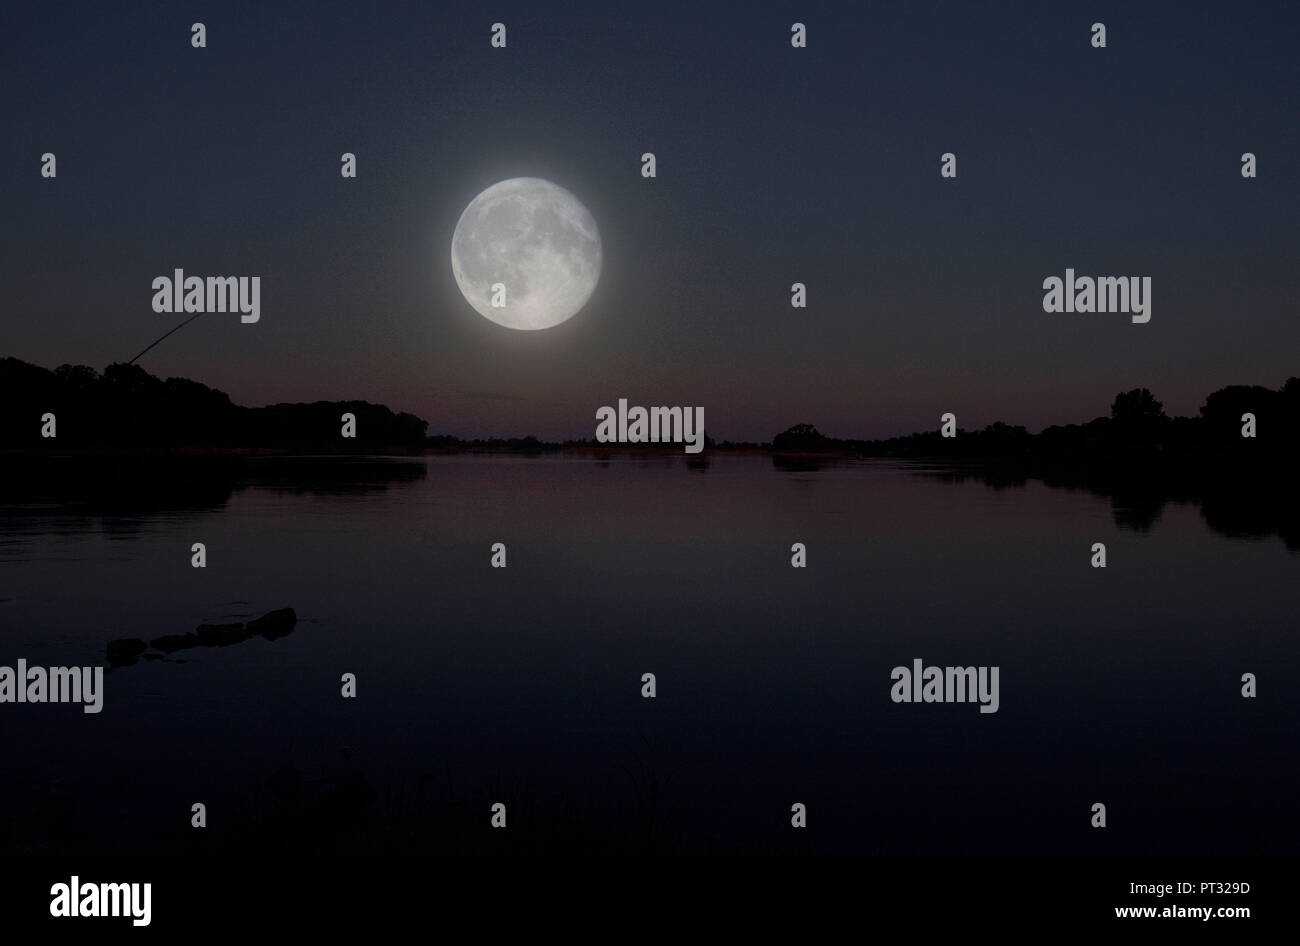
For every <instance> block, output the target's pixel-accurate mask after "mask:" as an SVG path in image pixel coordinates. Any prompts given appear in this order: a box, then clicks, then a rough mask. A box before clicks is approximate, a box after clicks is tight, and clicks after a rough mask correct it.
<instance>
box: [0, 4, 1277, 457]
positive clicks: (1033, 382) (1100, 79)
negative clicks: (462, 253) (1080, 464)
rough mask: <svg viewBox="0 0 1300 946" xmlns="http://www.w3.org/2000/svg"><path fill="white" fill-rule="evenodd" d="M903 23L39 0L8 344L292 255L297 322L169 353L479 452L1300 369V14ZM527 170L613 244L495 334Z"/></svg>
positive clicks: (179, 345)
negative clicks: (483, 250) (481, 265)
mask: <svg viewBox="0 0 1300 946" xmlns="http://www.w3.org/2000/svg"><path fill="white" fill-rule="evenodd" d="M877 6H881V7H884V6H885V5H866V4H834V5H832V4H822V3H787V4H772V5H760V4H755V3H734V4H704V3H690V4H674V3H654V4H641V5H630V4H617V5H616V4H609V3H564V4H546V3H536V2H533V3H523V4H519V3H505V2H499V3H492V4H486V5H477V4H457V5H455V6H454V7H450V8H447V9H444V8H442V7H441V6H440V5H438V4H435V3H427V2H426V3H408V4H383V3H377V4H362V3H310V4H309V3H302V4H261V3H250V4H204V3H200V4H192V5H188V6H184V7H177V6H176V5H175V4H166V3H159V4H133V5H131V6H130V7H129V8H128V9H126V10H119V9H114V8H113V7H111V6H110V5H106V4H93V5H92V4H58V5H50V4H40V5H35V4H33V5H26V6H25V7H24V8H23V9H20V10H13V9H6V10H5V11H4V13H3V14H0V27H3V28H2V29H0V37H3V39H2V40H0V42H3V44H4V49H3V67H0V68H2V69H3V75H4V90H5V92H4V109H3V112H2V113H0V128H2V129H3V134H2V135H0V171H2V172H3V174H4V180H5V182H6V186H5V187H4V188H3V190H2V191H0V211H2V212H3V219H4V221H5V226H4V229H3V248H2V256H3V266H2V268H0V275H2V278H3V284H4V289H5V316H4V328H3V336H0V354H10V355H14V356H16V357H19V358H23V359H26V360H29V361H34V362H37V363H39V364H43V365H46V366H47V367H53V366H55V365H57V364H60V363H63V362H74V363H86V364H90V365H93V366H95V367H97V368H103V367H104V365H105V364H107V363H109V362H111V361H119V360H125V359H127V358H130V357H131V356H132V355H134V354H135V353H136V352H137V351H138V350H139V349H140V348H142V347H144V345H145V344H147V343H148V342H149V341H151V340H152V339H153V338H155V337H156V336H157V335H159V334H161V333H162V332H163V331H165V330H166V329H167V328H169V327H171V325H173V324H175V321H176V319H175V317H174V316H171V315H160V314H157V313H155V312H153V311H152V308H151V307H150V300H151V298H152V293H151V290H150V282H151V280H152V279H153V278H154V277H155V276H158V275H164V274H169V273H170V272H171V270H172V269H173V268H175V267H183V268H184V269H186V270H187V272H189V273H191V274H195V275H209V274H239V275H260V276H261V277H262V320H261V322H260V323H259V324H257V325H252V326H245V325H241V324H239V321H238V318H237V317H229V316H225V317H223V316H221V315H212V316H204V317H203V318H201V319H199V320H198V321H196V322H195V323H194V324H193V325H191V326H189V327H187V328H186V329H185V330H184V331H182V332H180V333H178V334H177V335H175V336H173V337H172V338H170V339H168V340H167V341H166V342H164V343H163V344H162V345H160V346H159V347H158V348H157V349H155V350H154V351H153V352H150V354H149V355H148V356H146V358H145V359H144V360H143V362H142V364H143V365H144V367H146V368H147V369H149V370H150V371H152V372H154V373H156V374H159V375H163V376H168V375H184V376H187V377H191V378H194V379H196V380H200V381H203V382H205V383H207V384H211V385H214V386H217V387H220V388H223V389H225V390H227V391H228V392H229V393H230V394H231V395H232V397H234V399H235V400H236V401H237V402H240V403H245V404H261V403H266V402H268V401H275V400H315V399H317V398H345V397H362V398H367V399H370V400H375V401H382V402H384V403H388V404H390V405H391V406H393V407H395V408H399V409H404V410H409V411H413V412H415V413H417V414H419V415H421V416H422V417H425V418H427V419H428V420H430V422H431V429H432V430H433V431H435V432H450V433H456V434H462V435H472V434H482V435H489V434H499V435H509V434H523V433H530V432H531V433H537V434H540V435H543V436H568V435H573V436H591V435H592V433H593V431H594V429H595V420H594V413H595V410H596V408H597V407H599V406H600V405H602V404H611V403H614V402H615V401H616V400H617V398H619V397H628V398H630V399H631V401H632V402H633V403H642V404H649V403H656V404H687V405H703V406H704V408H705V417H706V427H707V429H708V431H709V432H710V434H712V435H713V436H715V437H721V438H767V437H770V436H771V435H772V434H774V433H776V432H777V431H779V430H781V429H783V428H785V427H787V426H789V425H790V424H792V423H796V422H802V421H808V422H812V423H816V424H817V425H818V426H819V427H821V428H822V429H823V430H824V431H826V432H827V433H830V434H833V435H839V436H875V435H888V434H894V433H902V432H907V431H911V430H914V429H920V428H932V427H935V426H937V424H938V416H939V414H941V413H942V412H944V411H948V410H952V411H955V412H957V414H958V418H959V422H960V423H961V425H962V426H964V427H974V426H980V425H982V424H984V423H988V422H991V421H993V420H997V419H1002V420H1007V421H1010V422H1013V423H1023V424H1026V425H1028V426H1029V427H1030V428H1031V429H1038V428H1039V427H1041V426H1043V425H1045V424H1048V423H1053V422H1070V421H1078V420H1086V419H1088V418H1090V417H1092V416H1095V415H1097V414H1100V413H1104V412H1105V411H1106V410H1107V408H1108V406H1109V403H1110V400H1111V398H1112V397H1113V395H1114V394H1115V393H1116V392H1117V391H1119V390H1122V389H1126V388H1130V387H1134V386H1139V385H1142V386H1148V387H1150V388H1151V389H1152V390H1153V391H1154V392H1155V394H1156V395H1157V397H1160V398H1162V399H1163V400H1164V401H1165V403H1166V407H1167V408H1168V409H1169V410H1170V411H1171V412H1177V413H1194V412H1195V411H1196V409H1197V407H1198V406H1199V405H1200V403H1201V401H1202V399H1203V397H1204V395H1205V394H1207V393H1208V392H1210V391H1211V390H1213V389H1215V388H1217V387H1221V386H1222V385H1225V384H1230V383H1264V384H1268V385H1270V386H1277V385H1280V384H1281V383H1282V382H1283V381H1284V380H1285V379H1286V378H1287V377H1288V376H1289V375H1297V374H1300V357H1298V353H1300V319H1298V318H1297V311H1296V310H1297V306H1296V301H1297V298H1298V297H1300V265H1297V263H1298V261H1300V227H1298V226H1297V220H1296V211H1297V208H1298V207H1300V201H1298V200H1297V198H1298V197H1300V186H1297V175H1300V132H1298V131H1297V129H1298V128H1300V102H1298V99H1297V89H1298V88H1300V86H1298V82H1297V80H1300V66H1297V61H1298V59H1300V57H1297V52H1296V51H1297V49H1298V48H1300V44H1298V41H1300V8H1298V7H1297V5H1296V4H1294V3H1270V4H1250V3H1245V4H1208V3H1185V2H1179V3H1143V4H1140V5H1139V4H1132V3H1111V2H1104V3H1103V2H1091V3H1050V4H1044V3H1005V4H996V5H991V6H994V7H996V9H994V10H990V9H983V8H982V6H983V5H979V6H980V7H981V8H977V5H974V4H969V3H963V2H955V0H940V2H937V3H929V2H917V3H910V4H891V5H888V8H885V9H877V8H876V7H877ZM1134 7H1140V9H1134ZM498 20H500V21H503V22H505V23H506V25H507V29H508V40H509V45H508V47H507V48H506V49H505V50H494V49H492V48H491V47H490V46H489V43H488V39H489V27H490V25H491V24H492V23H493V22H494V21H498ZM796 20H798V21H802V22H805V23H806V24H807V26H808V36H809V45H808V48H807V49H803V50H795V49H792V48H791V47H790V44H789V27H790V24H791V23H792V22H794V21H796ZM194 21H202V22H204V23H205V24H206V26H207V29H208V47H207V48H206V49H202V50H196V49H193V48H191V46H190V42H189V37H190V30H189V27H190V24H191V23H192V22H194ZM1094 21H1102V22H1104V23H1105V24H1106V26H1107V29H1108V48H1106V49H1104V50H1097V49H1093V48H1092V47H1091V46H1090V43H1089V37H1090V31H1089V26H1090V24H1091V23H1093V22H1094ZM45 151H52V152H54V153H56V154H57V156H58V171H59V173H58V178H57V179H56V180H53V181H47V180H43V179H42V178H41V177H40V174H39V170H40V155H41V154H42V153H43V152H45ZM344 151H352V152H355V153H356V154H357V157H358V171H359V177H358V178H357V179H356V180H344V179H343V178H341V177H340V176H339V155H340V154H341V153H342V152H344ZM644 151H653V152H655V153H656V155H657V157H658V171H659V176H658V178H657V179H656V180H653V181H647V180H643V179H642V178H641V176H640V173H639V169H640V164H639V158H640V155H641V154H642V152H644ZM945 151H952V152H955V153H956V155H957V159H958V178H957V179H956V180H942V179H941V178H940V176H939V156H940V155H941V154H942V153H943V152H945ZM1243 151H1253V152H1255V153H1256V154H1257V155H1258V159H1259V177H1258V179H1256V180H1251V181H1246V180H1243V179H1242V178H1241V176H1240V171H1239V168H1240V155H1241V153H1242V152H1243ZM525 175H526V176H538V177H545V178H549V179H551V180H553V181H555V182H556V183H558V184H560V185H562V186H564V187H566V188H568V189H569V190H571V191H573V192H574V193H575V194H576V195H577V196H578V197H579V198H580V199H581V200H582V201H583V202H584V203H585V204H586V206H587V207H588V209H590V211H591V212H592V214H593V215H594V216H595V218H596V220H597V222H598V224H599V226H600V229H601V234H602V238H603V240H604V258H605V269H604V273H603V275H602V279H601V283H600V285H599V286H598V288H597V290H596V294H595V296H594V297H593V298H592V300H591V302H590V303H589V304H588V306H587V307H586V308H585V309H584V310H583V311H582V312H580V313H579V314H578V315H577V316H576V317H575V318H573V319H572V320H570V321H569V322H567V323H565V324H564V325H562V326H559V327H557V328H555V329H551V330H547V331H545V332H539V333H516V332H511V331H510V330H508V329H503V328H501V327H499V326H497V325H494V324H492V323H490V322H488V321H487V320H485V319H483V318H482V317H481V316H479V315H477V314H476V313H475V312H474V311H473V310H472V309H471V308H470V306H469V305H468V303H466V302H465V301H464V300H463V299H462V298H461V296H460V294H459V292H458V291H457V289H456V286H455V283H454V281H453V279H452V275H451V269H450V264H449V260H448V246H449V243H450V239H451V232H452V228H453V227H454V225H455V222H456V219H457V217H458V216H459V214H460V212H461V211H462V210H463V209H464V207H465V205H466V204H467V203H468V202H469V201H470V200H471V199H472V198H473V197H474V195H475V194H477V193H478V192H479V191H480V190H482V189H483V188H484V187H486V186H488V185H489V184H492V183H494V182H496V181H498V180H500V179H503V178H506V177H513V176H525ZM1067 266H1069V267H1074V268H1075V269H1076V270H1078V271H1079V272H1080V273H1088V274H1093V275H1098V274H1106V275H1110V274H1115V275H1134V274H1140V275H1149V276H1151V277H1152V280H1153V309H1152V319H1151V322H1150V323H1149V324H1147V325H1133V324H1131V323H1130V322H1129V320H1128V318H1127V317H1125V316H1123V315H1102V314H1091V315H1089V314H1070V315H1065V314H1060V315H1049V314H1046V313H1044V312H1043V311H1042V304H1041V303H1042V292H1043V291H1042V289H1041V284H1042V280H1043V278H1044V277H1045V276H1048V275H1052V274H1058V275H1059V274H1062V273H1063V271H1064V269H1065V268H1066V267H1067ZM795 281H802V282H805V283H807V284H808V291H809V307H808V308H807V309H804V310H795V309H791V308H790V305H789V287H790V284H791V283H792V282H795Z"/></svg>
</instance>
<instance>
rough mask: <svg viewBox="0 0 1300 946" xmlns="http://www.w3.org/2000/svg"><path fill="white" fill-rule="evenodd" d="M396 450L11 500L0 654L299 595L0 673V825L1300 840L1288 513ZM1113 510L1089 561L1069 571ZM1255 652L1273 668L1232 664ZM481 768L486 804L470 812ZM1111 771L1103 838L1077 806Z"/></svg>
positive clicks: (836, 843) (941, 840)
mask: <svg viewBox="0 0 1300 946" xmlns="http://www.w3.org/2000/svg"><path fill="white" fill-rule="evenodd" d="M322 462H323V461H322ZM412 463H414V464H415V465H414V466H412V465H411V464H412ZM404 469H405V474H404V475H403V476H389V475H386V474H376V475H371V474H357V475H356V476H354V477H352V478H351V479H346V478H345V481H344V482H335V483H332V484H331V485H329V486H326V487H322V488H319V489H306V490H304V489H301V488H294V487H295V483H294V481H293V477H292V476H290V477H287V478H285V477H281V478H279V479H276V480H273V481H272V482H273V483H274V484H276V485H270V486H268V485H247V484H239V485H237V486H236V488H233V489H231V490H230V491H229V495H228V497H227V498H226V499H225V500H224V501H221V500H218V501H216V502H213V503H211V504H209V505H206V506H205V507H203V508H194V509H180V510H172V511H169V512H156V513H148V514H132V515H113V514H108V513H103V512H87V511H79V512H74V511H70V510H60V509H59V508H58V507H45V508H42V509H32V508H29V507H22V506H9V507H6V508H5V510H4V512H3V515H2V517H0V525H2V526H3V533H2V535H3V539H2V544H0V562H2V566H0V576H2V577H0V598H2V599H4V600H3V601H0V642H2V643H0V648H2V651H0V663H3V664H7V665H10V666H12V665H13V663H14V662H15V661H16V659H17V658H19V657H25V658H27V660H28V662H29V664H37V665H62V664H103V663H104V662H105V658H104V653H105V645H106V643H107V642H108V641H109V640H112V639H115V638H124V637H140V638H144V639H149V638H153V637H157V636H160V635H162V634H178V633H184V632H186V631H191V630H193V629H194V627H195V626H196V625H197V624H199V623H200V622H205V621H206V622H214V623H215V622H224V621H246V620H248V619H250V618H251V617H255V616H257V615H260V614H262V613H264V612H266V611H269V610H271V609H274V608H280V607H286V606H288V607H293V608H294V609H295V610H296V611H297V614H298V617H299V623H298V625H297V627H296V629H295V630H294V632H293V633H292V634H291V635H290V636H288V637H285V638H283V639H280V640H275V641H268V640H264V639H261V638H255V639H253V640H250V641H247V642H245V643H241V644H237V645H233V646H229V647H224V648H199V649H192V650H186V651H180V652H177V653H176V654H174V655H173V658H178V659H172V660H167V661H161V660H159V661H142V662H140V663H138V664H136V665H133V666H128V667H122V668H119V669H116V670H114V671H113V672H112V673H111V674H110V675H109V676H107V677H106V678H105V688H106V693H105V706H104V711H103V712H102V713H101V714H100V715H98V716H94V715H86V714H84V713H82V712H81V711H80V709H79V708H78V707H75V706H60V705H43V706H32V705H12V704H6V705H4V706H0V740H3V742H2V743H0V744H3V745H4V747H5V757H6V760H7V762H8V764H7V765H6V770H7V771H6V779H5V785H4V788H3V790H2V792H0V800H2V801H3V802H4V813H3V815H0V828H3V834H2V835H0V837H2V838H3V840H0V846H2V847H3V848H4V849H6V850H8V851H11V852H13V851H32V852H36V851H48V852H76V851H82V850H95V849H102V847H103V846H105V845H108V846H111V848H112V849H113V850H121V851H173V850H194V851H225V852H239V851H262V850H273V851H286V852H292V851H300V850H311V851H323V852H334V853H346V852H350V851H357V852H370V851H386V850H398V851H409V852H411V853H431V852H439V851H448V852H452V851H454V852H465V851H469V852H484V853H492V852H498V851H500V852H529V851H550V850H590V851H625V852H632V853H636V852H644V851H686V852H695V851H726V852H731V851H736V852H746V851H754V852H777V853H784V852H844V853H890V854H907V853H916V854H925V853H985V852H987V853H1099V854H1100V853H1112V852H1119V853H1160V854H1182V853H1292V852H1294V850H1295V847H1296V843H1297V840H1298V839H1300V832H1298V831H1297V825H1298V823H1300V819H1298V818H1297V815H1296V813H1295V801H1294V799H1295V794H1296V788H1297V786H1298V785H1300V780H1298V778H1297V776H1298V775H1300V763H1298V762H1297V751H1296V750H1297V745H1298V744H1300V742H1298V737H1300V725H1298V724H1297V721H1298V720H1300V697H1298V696H1297V691H1296V689H1295V687H1294V681H1295V680H1296V675H1297V673H1298V672H1300V646H1298V645H1297V641H1296V634H1297V627H1296V623H1295V613H1296V609H1295V604H1296V593H1297V592H1296V589H1297V587H1300V582H1297V578H1298V577H1300V554H1296V553H1294V552H1290V551H1288V550H1287V549H1286V548H1285V547H1284V545H1283V544H1282V543H1281V542H1280V541H1279V540H1278V539H1276V538H1271V539H1256V540H1243V539H1230V538H1226V537H1224V536H1222V535H1220V534H1217V533H1215V532H1213V531H1211V530H1210V528H1208V527H1207V525H1206V524H1205V521H1204V520H1203V518H1202V516H1201V514H1200V512H1199V510H1198V509H1197V508H1196V507H1195V506H1193V505H1168V506H1166V507H1165V508H1164V510H1163V511H1162V513H1161V514H1160V516H1159V518H1158V519H1157V521H1156V522H1155V523H1154V524H1153V525H1152V526H1151V528H1150V529H1149V530H1146V531H1135V530H1132V529H1128V528H1123V527H1121V526H1119V525H1117V520H1118V521H1121V522H1122V521H1124V516H1123V510H1116V509H1115V508H1114V507H1113V505H1112V503H1111V502H1110V501H1109V500H1107V499H1106V498H1103V497H1099V496H1095V495H1092V494H1089V493H1085V492H1073V491H1066V490H1058V489H1051V488H1048V487H1046V486H1043V485H1041V484H1038V483H1034V482H1031V483H1030V484H1028V485H1027V486H1023V487H1016V488H1010V489H1000V490H994V489H992V488H990V487H988V486H986V485H983V484H982V483H980V482H978V481H975V480H966V481H959V482H951V481H944V480H941V479H938V478H935V477H931V476H926V475H918V473H916V472H915V471H914V469H913V468H904V467H900V466H898V465H893V464H888V463H881V462H860V463H846V464H839V465H832V466H829V467H826V468H823V469H819V470H815V471H808V472H785V471H781V470H778V469H774V466H773V462H772V460H771V459H769V458H735V457H732V458H728V457H723V458H712V459H711V460H710V461H709V463H708V465H707V468H703V469H691V468H688V466H687V465H686V463H685V462H684V458H681V457H672V458H663V459H652V460H637V459H632V458H616V459H611V460H597V459H592V458H587V457H568V456H565V457H549V458H540V459H534V458H514V457H510V458H497V457H430V458H428V459H427V460H423V461H406V465H405V467H404ZM254 482H255V483H256V480H255V481H254ZM1098 541H1100V542H1104V543H1106V546H1107V550H1108V559H1109V565H1108V567H1107V568H1105V569H1094V568H1091V567H1090V566H1089V558H1090V554H1091V553H1090V546H1091V545H1092V543H1093V542H1098ZM194 542H204V543H206V546H207V554H208V567H207V568H206V569H202V570H200V569H194V568H191V567H190V546H191V544H192V543H194ZM494 542H503V543H505V544H506V546H507V549H508V562H509V564H508V567H507V568H505V569H494V568H491V567H489V559H490V554H491V553H490V547H491V545H492V544H493V543H494ZM794 542H803V543H805V544H806V546H807V549H808V553H807V554H808V567H807V568H806V569H793V568H791V567H790V555H791V553H790V546H791V544H792V543H794ZM917 657H920V658H922V659H923V660H924V661H925V662H926V663H927V664H928V663H935V664H940V665H949V664H953V665H972V664H973V665H996V666H998V667H1000V668H1001V670H1000V691H1001V692H1000V700H1001V706H1000V710H999V712H997V713H996V714H981V713H979V711H978V707H977V706H976V705H974V704H956V705H952V704H935V705H924V704H922V705H905V704H895V703H893V702H892V701H891V700H890V698H889V690H890V671H891V669H892V668H893V667H894V666H896V665H900V664H904V665H910V664H911V661H912V660H913V659H914V658H917ZM180 661H184V662H180ZM1247 671H1249V672H1253V673H1255V674H1257V676H1258V678H1259V690H1260V696H1259V698H1258V699H1255V700H1244V699H1242V697H1241V695H1240V687H1241V684H1240V677H1241V674H1242V673H1244V672H1247ZM345 672H347V673H353V674H355V675H356V678H357V690H358V696H357V698H356V699H355V700H345V699H343V698H341V696H340V692H339V691H340V676H341V675H342V674H343V673H345ZM646 672H653V673H654V674H655V675H656V677H657V684H658V696H657V698H656V699H654V700H648V699H642V698H641V696H640V691H641V675H642V674H643V673H646ZM196 801H200V802H204V803H205V804H206V805H207V807H208V825H209V826H208V828H207V829H205V830H204V831H196V830H194V829H192V828H190V827H189V819H190V806H191V804H193V803H194V802H196ZM497 801H501V802H505V803H506V804H507V806H508V817H509V828H508V829H507V831H505V832H500V831H493V830H492V829H490V828H489V826H488V822H489V808H490V806H491V804H492V803H494V802H497ZM1097 801H1101V802H1104V803H1105V804H1106V805H1107V808H1108V816H1109V827H1108V828H1107V829H1106V830H1105V831H1097V830H1093V829H1091V828H1090V827H1089V817H1090V808H1091V805H1092V804H1093V803H1094V802H1097ZM795 802H802V803H804V804H806V805H807V807H808V823H809V827H808V828H807V830H805V831H795V830H793V829H792V828H791V827H790V823H789V819H790V806H791V805H792V804H793V803H795Z"/></svg>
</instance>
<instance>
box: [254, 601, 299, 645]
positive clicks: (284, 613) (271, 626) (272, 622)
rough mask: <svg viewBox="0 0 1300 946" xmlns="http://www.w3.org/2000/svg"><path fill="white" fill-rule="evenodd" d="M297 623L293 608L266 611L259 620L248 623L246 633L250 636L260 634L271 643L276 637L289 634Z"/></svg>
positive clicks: (255, 619)
mask: <svg viewBox="0 0 1300 946" xmlns="http://www.w3.org/2000/svg"><path fill="white" fill-rule="evenodd" d="M297 623H298V615H297V613H295V612H294V610H293V608H280V609H279V610H276V611H268V612H267V613H266V614H263V615H262V616H261V617H260V618H254V619H253V620H251V621H249V622H248V632H249V633H250V634H261V635H262V636H263V637H265V638H266V639H267V640H270V641H273V640H275V639H276V638H277V637H284V636H286V635H287V634H289V633H290V632H291V631H292V630H293V628H294V625H295V624H297Z"/></svg>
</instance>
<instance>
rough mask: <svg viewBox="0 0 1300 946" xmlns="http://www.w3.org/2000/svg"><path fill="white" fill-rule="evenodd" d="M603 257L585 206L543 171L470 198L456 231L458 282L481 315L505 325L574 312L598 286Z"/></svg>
mask: <svg viewBox="0 0 1300 946" xmlns="http://www.w3.org/2000/svg"><path fill="white" fill-rule="evenodd" d="M600 259H601V254H600V232H599V231H598V230H597V229H596V221H595V220H594V219H592V216H591V214H590V213H588V212H587V208H586V207H584V206H582V204H581V203H579V201H578V198H576V197H574V196H573V195H572V194H570V193H569V192H568V191H566V190H565V189H564V188H563V187H560V186H559V185H556V184H552V183H551V182H550V181H544V180H542V179H541V178H538V177H512V178H510V179H509V180H507V181H501V182H500V183H499V184H493V185H492V186H491V187H489V188H488V189H487V190H485V191H484V192H483V193H481V194H479V195H478V196H477V197H475V198H474V199H473V200H472V201H470V204H469V206H468V207H466V208H465V212H464V213H462V214H461V215H460V220H459V221H458V222H457V224H456V232H455V233H453V234H452V237H451V269H452V272H453V273H455V275H456V285H458V286H460V291H461V292H462V293H463V294H464V295H465V299H466V300H467V301H468V302H469V304H470V305H472V306H473V307H474V308H475V310H477V311H478V313H479V315H482V316H483V317H485V318H488V319H491V320H492V321H493V322H496V323H497V324H498V325H504V326H505V327H506V328H514V329H522V330H535V329H543V328H550V327H551V326H553V325H559V324H560V323H561V322H564V321H566V320H567V319H570V318H572V317H573V316H574V315H575V314H576V313H577V312H578V310H579V309H581V308H582V307H583V306H584V305H586V303H587V300H588V299H590V298H591V294H592V292H593V291H594V290H595V288H596V280H598V279H599V278H600ZM494 287H495V288H494ZM494 302H495V303H497V304H496V305H493V303H494Z"/></svg>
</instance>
